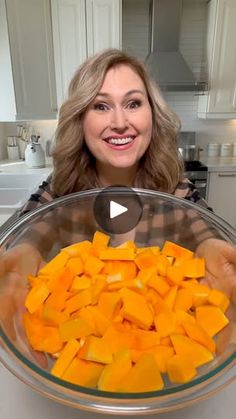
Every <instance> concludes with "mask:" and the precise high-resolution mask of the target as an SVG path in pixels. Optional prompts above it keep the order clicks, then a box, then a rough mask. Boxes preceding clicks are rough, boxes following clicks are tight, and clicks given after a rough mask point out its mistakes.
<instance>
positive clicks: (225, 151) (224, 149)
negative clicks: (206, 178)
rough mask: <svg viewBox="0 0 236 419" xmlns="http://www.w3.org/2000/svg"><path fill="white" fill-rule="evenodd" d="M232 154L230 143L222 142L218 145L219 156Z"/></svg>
mask: <svg viewBox="0 0 236 419" xmlns="http://www.w3.org/2000/svg"><path fill="white" fill-rule="evenodd" d="M231 156H232V144H230V143H222V144H221V146H220V157H231Z"/></svg>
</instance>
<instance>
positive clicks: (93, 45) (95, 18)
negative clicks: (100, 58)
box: [86, 0, 122, 55]
mask: <svg viewBox="0 0 236 419" xmlns="http://www.w3.org/2000/svg"><path fill="white" fill-rule="evenodd" d="M121 9H122V1H121V0H86V14H87V42H88V55H93V54H96V53H97V52H99V51H101V50H103V49H105V48H110V47H112V48H120V47H121V14H122V10H121Z"/></svg>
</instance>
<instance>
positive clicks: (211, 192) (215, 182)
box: [207, 171, 236, 228]
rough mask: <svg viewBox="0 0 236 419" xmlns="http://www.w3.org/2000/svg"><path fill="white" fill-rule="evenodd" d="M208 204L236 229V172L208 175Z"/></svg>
mask: <svg viewBox="0 0 236 419" xmlns="http://www.w3.org/2000/svg"><path fill="white" fill-rule="evenodd" d="M207 202H208V204H209V205H210V207H212V208H213V210H214V212H215V213H216V214H217V215H219V216H220V217H221V218H223V219H224V220H225V221H227V222H228V223H229V224H231V226H233V227H234V228H236V211H235V208H236V172H233V171H232V172H228V171H219V172H210V173H209V174H208V193H207Z"/></svg>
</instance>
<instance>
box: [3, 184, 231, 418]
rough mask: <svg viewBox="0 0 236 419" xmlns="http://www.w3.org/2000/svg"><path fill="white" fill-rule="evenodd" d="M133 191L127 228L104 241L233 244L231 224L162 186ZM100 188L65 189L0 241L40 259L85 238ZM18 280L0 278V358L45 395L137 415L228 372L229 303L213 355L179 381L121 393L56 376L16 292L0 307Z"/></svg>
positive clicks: (226, 377) (203, 389)
mask: <svg viewBox="0 0 236 419" xmlns="http://www.w3.org/2000/svg"><path fill="white" fill-rule="evenodd" d="M133 191H134V192H136V194H137V195H138V197H139V199H140V200H141V202H142V205H143V212H142V216H141V218H140V220H139V223H138V225H137V226H136V227H135V228H134V229H133V230H132V231H131V232H128V233H126V234H112V235H111V242H110V244H111V245H112V246H116V245H119V244H120V243H122V242H124V241H126V240H127V239H129V238H130V239H134V240H135V243H136V245H137V246H142V247H144V246H153V245H159V246H162V244H163V243H164V241H165V240H171V241H174V242H176V243H178V244H180V245H182V246H185V247H187V248H189V249H191V250H193V251H194V250H195V249H196V246H197V244H198V240H200V239H204V238H206V237H207V236H208V234H209V232H210V234H211V235H213V236H215V237H217V238H222V239H224V240H226V241H228V242H229V243H232V244H234V245H235V244H236V232H235V230H234V229H233V228H232V227H231V226H230V225H229V224H227V223H226V222H225V221H223V220H222V219H221V218H219V217H217V216H216V215H214V214H213V213H211V212H210V211H208V210H205V209H203V208H201V207H200V206H198V205H195V204H193V203H191V202H189V201H187V200H183V199H179V198H176V197H174V196H172V195H168V194H165V193H158V192H154V191H147V190H142V189H134V190H133ZM100 192H101V190H99V189H95V190H91V191H85V192H80V193H75V194H71V195H68V196H66V197H62V198H58V199H56V200H54V201H52V202H51V203H48V204H46V205H44V206H41V207H40V208H39V209H36V210H34V211H32V212H30V213H28V214H26V215H24V216H23V217H21V218H20V219H19V220H18V221H16V222H15V223H14V224H12V225H11V226H9V227H8V229H7V230H6V231H3V232H2V233H1V235H0V246H1V248H2V249H3V250H4V249H9V248H11V247H12V246H15V245H17V244H20V243H22V242H24V241H27V240H31V241H33V243H34V245H35V247H37V248H38V249H40V251H41V252H42V254H43V255H44V258H45V260H47V261H48V260H50V259H51V258H52V257H54V256H55V255H56V254H57V252H58V251H59V250H60V249H61V248H62V247H65V246H67V245H70V244H72V243H75V242H78V241H82V240H86V239H88V240H91V239H92V237H93V234H94V232H95V231H96V230H100V231H101V230H102V229H101V227H100V226H99V225H98V224H97V222H96V217H94V203H95V199H96V198H97V196H98V194H99V193H100ZM115 192H116V194H117V197H119V194H121V195H122V196H124V189H121V188H116V189H115ZM125 193H126V194H127V195H129V194H130V190H129V189H127V191H126V192H125ZM112 197H113V198H114V193H113V195H112ZM119 202H120V201H119ZM46 226H47V227H46ZM48 226H49V227H50V229H49V230H48ZM38 231H40V234H38ZM105 232H106V231H105ZM45 234H46V235H47V238H46V239H45ZM42 237H43V239H42ZM22 264H23V265H24V268H26V271H27V267H28V271H30V269H32V260H31V257H30V255H29V258H28V259H27V257H26V258H24V260H22ZM26 271H25V272H26ZM24 283H25V278H18V279H17V280H13V281H12V280H11V278H10V279H9V277H8V276H5V277H2V278H0V306H1V307H0V360H1V361H2V363H3V364H4V365H5V366H6V368H8V369H9V370H10V371H11V372H12V373H13V374H14V375H15V376H17V377H18V378H19V379H20V380H22V381H23V382H25V383H26V384H27V385H29V386H30V387H32V388H34V389H35V390H36V391H38V392H40V393H41V394H43V395H45V396H47V397H49V398H51V399H54V400H57V401H58V402H61V403H64V404H67V405H70V406H73V407H76V408H79V409H86V410H91V411H96V412H100V413H101V412H105V413H109V414H111V413H115V414H119V415H139V414H145V413H156V412H165V411H170V410H175V409H178V408H181V407H185V406H186V405H190V404H193V403H194V402H197V401H198V400H200V399H203V398H206V397H208V396H209V395H211V394H214V393H215V392H216V391H219V390H220V389H222V388H223V387H224V386H225V385H226V384H229V383H230V382H232V381H233V380H235V378H236V365H235V364H236V323H235V322H236V310H235V306H233V304H232V303H231V305H230V313H231V314H230V316H231V317H230V323H229V325H228V326H227V327H226V328H225V329H223V331H222V332H220V333H219V336H218V337H217V342H216V345H217V356H216V357H215V358H214V360H213V361H212V362H210V363H208V364H206V365H204V366H202V367H201V368H199V369H198V375H197V376H196V377H195V378H194V379H193V380H191V381H190V382H188V383H186V384H181V385H178V384H167V385H166V386H165V388H164V389H163V390H160V391H153V392H147V393H132V394H124V393H112V392H104V391H99V390H96V389H91V388H85V387H81V386H77V385H74V384H70V383H69V382H66V381H63V380H61V379H57V378H56V377H54V376H52V375H51V374H50V372H49V367H48V366H46V365H45V366H43V364H42V362H40V359H39V358H37V357H35V354H33V352H32V350H31V349H30V348H29V346H28V344H27V343H26V340H25V337H24V334H22V324H21V318H22V311H23V297H22V304H18V305H16V306H15V307H14V306H13V305H12V307H11V308H12V309H11V310H7V311H6V312H7V314H6V312H5V311H4V304H2V302H4V301H5V302H7V301H8V300H7V299H6V298H5V296H6V295H7V298H8V297H9V295H13V294H14V295H18V294H19V295H21V293H20V290H22V284H24ZM18 301H19V300H18ZM8 308H9V307H8ZM4 313H5V314H4Z"/></svg>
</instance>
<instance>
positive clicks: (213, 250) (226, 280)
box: [195, 239, 236, 304]
mask: <svg viewBox="0 0 236 419" xmlns="http://www.w3.org/2000/svg"><path fill="white" fill-rule="evenodd" d="M195 253H196V256H200V257H203V258H204V259H205V261H206V277H205V282H206V283H207V284H208V285H209V286H210V287H211V288H218V289H220V290H221V291H223V292H225V293H226V294H227V296H228V297H229V298H230V299H231V301H232V302H234V303H235V304H236V247H234V246H232V245H231V244H229V243H227V242H226V241H224V240H219V239H207V240H205V241H204V242H202V243H201V244H200V245H199V246H198V247H197V250H196V252H195Z"/></svg>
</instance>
